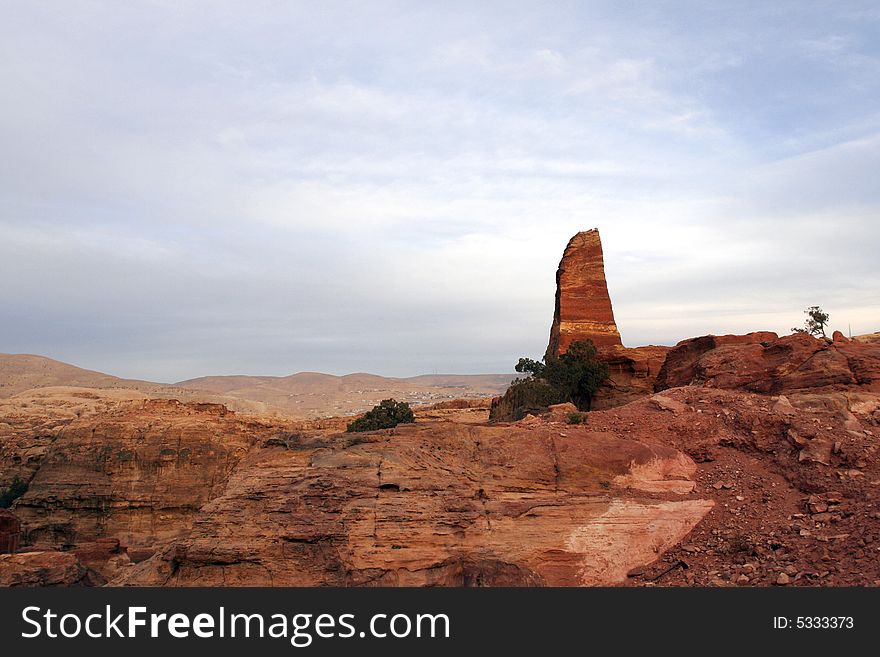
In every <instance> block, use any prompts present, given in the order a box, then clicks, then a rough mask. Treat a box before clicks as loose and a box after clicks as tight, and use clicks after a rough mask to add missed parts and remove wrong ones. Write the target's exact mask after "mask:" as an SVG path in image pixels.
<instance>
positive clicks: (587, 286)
mask: <svg viewBox="0 0 880 657" xmlns="http://www.w3.org/2000/svg"><path fill="white" fill-rule="evenodd" d="M578 340H592V341H593V344H595V345H596V346H597V347H608V346H613V345H621V344H622V343H621V341H620V333H619V332H618V331H617V325H616V324H615V323H614V311H613V310H612V308H611V297H610V296H609V295H608V285H607V283H606V282H605V261H604V258H603V255H602V240H601V239H600V238H599V231H598V229H595V228H594V229H593V230H588V231H584V232H581V233H578V234H577V235H575V236H574V237H572V238H571V240H569V242H568V246H566V247H565V252H564V253H563V254H562V260H561V261H560V262H559V269H557V270H556V307H555V310H554V312H553V325H552V326H551V328H550V343H549V345H548V346H547V354H548V355H550V356H556V355H559V354H561V353H565V352H566V351H567V350H568V347H569V345H571V343H572V342H576V341H578Z"/></svg>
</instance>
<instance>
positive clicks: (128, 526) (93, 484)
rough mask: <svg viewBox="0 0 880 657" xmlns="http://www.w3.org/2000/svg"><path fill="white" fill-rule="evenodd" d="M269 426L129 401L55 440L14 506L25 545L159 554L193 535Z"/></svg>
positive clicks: (219, 412) (210, 409)
mask: <svg viewBox="0 0 880 657" xmlns="http://www.w3.org/2000/svg"><path fill="white" fill-rule="evenodd" d="M261 429H262V428H261V427H260V426H255V425H252V424H250V423H248V422H243V421H239V420H237V419H236V418H235V417H234V416H233V415H232V414H231V413H228V412H227V411H226V409H225V408H224V407H222V406H216V405H211V404H193V405H187V404H181V403H180V402H176V401H173V400H172V401H168V400H143V401H132V402H123V403H120V404H119V405H118V406H116V407H114V408H111V409H107V410H106V411H105V412H104V413H102V414H101V415H97V416H90V417H86V418H82V419H75V420H73V421H71V422H69V423H67V424H65V425H63V426H62V427H61V428H60V429H59V430H58V431H57V432H55V433H53V434H51V435H50V436H49V438H48V441H47V442H46V443H45V444H43V445H42V447H41V450H42V451H43V454H42V456H41V457H40V460H39V463H38V467H37V469H36V472H35V474H34V475H33V477H32V479H31V480H30V484H29V486H28V490H27V492H26V493H25V494H24V495H23V496H22V497H20V498H19V499H18V500H17V502H16V503H15V512H16V515H17V516H18V517H19V519H20V520H21V522H22V544H23V545H27V546H43V547H52V548H58V547H67V546H76V545H81V544H84V543H89V542H94V541H96V540H99V539H101V538H105V537H112V538H114V539H117V540H121V541H123V542H124V543H125V544H126V545H128V546H132V547H150V546H152V545H155V544H164V543H166V542H167V541H169V540H171V539H173V538H175V537H178V536H181V535H183V534H185V533H186V532H187V531H188V530H189V527H190V523H191V520H192V517H193V516H194V515H195V514H196V513H197V512H198V510H199V509H200V508H201V507H202V505H204V504H205V503H206V502H207V501H208V500H210V499H212V498H213V497H215V496H217V495H218V494H220V492H222V490H223V487H224V486H225V482H226V478H227V477H228V476H229V473H230V472H231V471H232V470H233V469H234V468H235V466H236V464H237V463H238V461H239V459H240V458H241V457H242V456H243V455H244V454H245V453H246V452H247V450H248V449H249V448H250V446H251V445H252V444H253V443H254V442H255V440H256V435H257V434H258V433H259V432H260V431H261Z"/></svg>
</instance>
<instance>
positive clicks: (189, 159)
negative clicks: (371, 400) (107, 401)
mask: <svg viewBox="0 0 880 657" xmlns="http://www.w3.org/2000/svg"><path fill="white" fill-rule="evenodd" d="M0 101H2V102H0V145H2V148H0V352H6V353H36V354H42V355H45V356H50V357H52V358H57V359H59V360H64V361H67V362H71V363H74V364H76V365H79V366H82V367H87V368H90V369H97V370H101V371H105V372H109V373H112V374H116V375H119V376H126V377H135V378H144V379H150V380H156V381H168V382H170V381H177V380H181V379H186V378H190V377H195V376H201V375H208V374H267V375H268V374H272V375H286V374H290V373H293V372H297V371H321V372H328V373H333V374H344V373H348V372H357V371H367V372H372V373H376V374H383V375H388V376H410V375H417V374H424V373H434V372H440V373H451V372H454V373H487V372H509V371H512V366H513V364H514V363H515V362H516V361H517V359H518V358H519V357H520V356H530V357H536V358H537V357H540V356H541V355H542V354H543V352H544V349H545V348H546V344H547V339H548V336H549V329H550V323H551V320H552V315H553V300H554V291H555V272H556V268H557V266H558V263H559V258H560V257H561V254H562V250H563V248H564V247H565V244H566V243H567V241H568V239H569V238H570V237H571V236H572V235H573V234H574V233H576V232H578V231H580V230H586V229H589V228H594V227H598V228H599V230H600V232H601V235H602V241H603V245H604V250H605V264H606V274H607V279H608V285H609V290H610V294H611V298H612V301H613V303H614V312H615V318H616V320H617V324H618V327H619V329H620V332H621V334H622V337H623V341H624V343H625V344H626V345H628V346H637V345H642V344H675V343H676V342H678V341H679V340H682V339H685V338H688V337H692V336H697V335H705V334H708V333H715V334H726V333H744V332H748V331H752V330H774V331H777V332H780V333H786V332H788V331H789V330H790V329H791V327H793V326H796V325H800V324H802V322H803V320H804V319H805V316H804V315H803V310H804V309H805V308H806V307H807V306H810V305H820V306H822V307H823V308H824V309H825V310H826V311H827V312H829V313H830V315H831V328H833V329H841V330H842V331H843V332H844V333H848V332H849V331H850V329H851V331H852V333H853V334H859V333H867V332H873V331H880V266H878V254H880V184H878V183H880V179H878V178H880V5H878V3H877V2H874V1H869V2H800V1H799V2H790V3H789V2H784V1H780V2H771V3H768V2H764V1H762V2H744V1H736V2H733V1H731V2H714V3H706V2H687V1H682V2H658V1H653V2H618V1H615V2H473V1H472V0H471V1H469V2H454V1H452V2H443V3H425V2H382V1H378V0H377V1H373V2H369V3H363V2H350V3H341V2H332V1H326V0H325V1H322V2H309V3H305V2H268V1H262V0H249V1H248V2H223V1H218V2H179V1H170V0H169V1H161V2H134V1H132V2H125V3H120V2H77V1H66V2H40V1H39V0H36V1H28V2H24V1H22V2H12V1H8V0H0Z"/></svg>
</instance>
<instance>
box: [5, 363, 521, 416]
mask: <svg viewBox="0 0 880 657" xmlns="http://www.w3.org/2000/svg"><path fill="white" fill-rule="evenodd" d="M513 376H514V375H513V374H460V375H459V374H424V375H420V376H414V377H407V378H394V377H383V376H379V375H376V374H367V373H363V372H359V373H355V374H347V375H344V376H336V375H333V374H322V373H320V372H299V373H296V374H291V375H288V376H248V375H228V376H204V377H198V378H194V379H187V380H185V381H179V382H177V383H173V384H163V383H155V382H151V381H141V380H137V379H123V378H120V377H117V376H113V375H110V374H104V373H103V372H97V371H94V370H87V369H84V368H81V367H77V366H75V365H70V364H68V363H64V362H61V361H57V360H53V359H51V358H47V357H45V356H37V355H33V354H0V398H6V397H12V396H14V395H17V394H19V393H21V392H24V391H26V390H31V389H33V388H47V387H57V386H66V387H83V388H101V389H107V388H114V389H119V388H123V389H132V390H138V391H140V392H143V393H145V394H148V395H151V396H156V397H163V398H169V397H174V398H178V399H181V401H209V402H214V403H223V404H226V405H227V406H229V407H230V408H231V409H233V410H236V411H239V412H250V413H268V414H283V415H294V416H299V417H321V416H327V415H350V414H354V413H358V412H361V411H364V410H367V409H369V408H371V407H372V406H373V405H375V404H376V403H377V402H378V401H380V400H381V399H386V398H388V397H395V398H396V399H399V400H401V401H408V402H410V403H411V404H429V403H434V402H438V401H444V400H447V399H454V398H475V397H490V396H494V395H497V394H500V393H502V392H504V390H505V389H506V388H507V386H508V384H509V383H510V381H511V379H512V378H513Z"/></svg>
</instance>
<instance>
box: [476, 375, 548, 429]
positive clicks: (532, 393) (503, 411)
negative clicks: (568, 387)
mask: <svg viewBox="0 0 880 657" xmlns="http://www.w3.org/2000/svg"><path fill="white" fill-rule="evenodd" d="M563 401H565V400H564V399H562V397H561V395H560V394H559V391H558V390H556V389H555V388H553V386H551V385H550V384H548V383H546V382H545V381H541V380H540V379H532V378H529V379H516V380H515V381H514V382H513V383H511V384H510V387H509V388H508V389H507V392H505V393H504V396H503V397H501V399H500V400H499V401H498V402H497V403H494V404H492V408H491V410H490V411H489V419H490V420H503V421H511V420H512V421H514V422H516V421H517V420H522V419H523V418H524V417H525V416H526V415H528V414H529V413H532V414H538V413H543V412H544V411H545V410H547V407H548V406H550V404H559V403H561V402H563Z"/></svg>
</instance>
